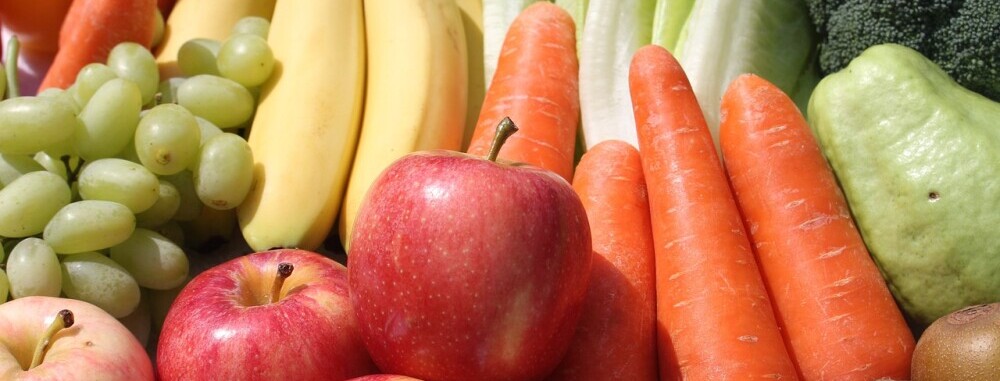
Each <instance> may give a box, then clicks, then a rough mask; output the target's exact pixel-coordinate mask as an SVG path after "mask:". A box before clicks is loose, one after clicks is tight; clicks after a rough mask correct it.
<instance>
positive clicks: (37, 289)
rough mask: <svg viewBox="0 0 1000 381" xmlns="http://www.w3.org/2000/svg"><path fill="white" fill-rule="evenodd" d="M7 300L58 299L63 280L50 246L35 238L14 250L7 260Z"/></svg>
mask: <svg viewBox="0 0 1000 381" xmlns="http://www.w3.org/2000/svg"><path fill="white" fill-rule="evenodd" d="M7 280H8V281H9V282H10V296H11V297H13V298H14V299H17V298H23V297H25V296H35V295H38V296H59V292H60V291H61V290H62V286H63V285H62V278H61V277H60V276H59V258H58V257H56V253H55V252H54V251H52V248H51V247H49V245H48V244H47V243H46V242H45V241H43V240H41V239H38V238H34V237H31V238H25V239H24V240H21V242H19V243H18V244H17V246H14V249H12V250H11V251H10V258H7Z"/></svg>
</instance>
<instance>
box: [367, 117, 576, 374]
mask: <svg viewBox="0 0 1000 381" xmlns="http://www.w3.org/2000/svg"><path fill="white" fill-rule="evenodd" d="M501 126H503V127H513V124H512V123H510V122H509V119H505V121H504V123H501ZM513 130H516V127H513ZM497 135H498V136H501V138H500V139H498V142H496V143H494V147H493V151H492V152H491V154H490V159H491V160H487V159H484V158H481V157H474V156H469V155H466V154H462V153H457V152H450V151H430V152H419V153H413V154H409V155H407V156H404V157H403V158H401V159H399V160H398V161H396V162H395V163H393V164H392V165H390V166H389V167H388V168H387V169H385V170H384V171H383V172H382V174H380V176H379V178H378V179H377V180H376V181H375V182H374V183H373V185H372V186H371V188H370V189H369V192H368V194H367V196H366V199H365V200H364V201H363V203H362V206H361V208H360V210H359V212H358V216H357V223H356V225H355V229H354V231H353V232H352V241H351V242H352V243H351V247H350V253H349V254H348V258H349V259H348V263H349V265H348V274H349V283H350V289H351V302H352V303H353V305H354V309H355V312H356V313H357V316H358V320H359V322H360V323H361V333H362V337H363V338H364V342H365V344H366V345H367V347H368V350H369V353H371V355H372V358H373V359H374V360H375V363H376V364H378V366H379V368H380V369H381V370H382V371H384V372H386V373H396V374H406V375H409V376H412V377H417V378H420V379H427V380H534V379H540V378H542V377H544V376H545V375H546V374H548V373H549V372H551V371H552V370H553V369H554V367H555V366H556V364H557V363H558V362H559V360H560V359H561V358H562V356H563V354H564V353H565V352H566V350H567V348H568V345H569V342H570V338H571V337H572V334H573V332H574V329H575V327H576V323H577V320H578V318H579V316H580V311H581V306H582V301H583V297H584V294H585V292H586V289H587V281H588V279H589V278H588V277H589V275H590V265H591V247H590V245H591V242H590V229H589V227H588V224H587V216H586V213H585V212H584V209H583V206H582V203H581V202H580V199H579V198H578V196H577V195H576V193H575V192H574V191H573V189H572V188H571V187H570V185H569V183H567V182H566V181H565V180H563V179H562V178H561V177H559V176H558V175H556V174H555V173H552V172H549V171H546V170H543V169H539V168H537V167H533V166H528V165H507V164H502V163H497V162H495V161H493V160H492V159H495V158H496V152H497V151H498V150H499V148H498V147H499V146H500V144H502V141H503V139H505V136H508V135H509V133H508V131H506V130H502V131H498V133H497Z"/></svg>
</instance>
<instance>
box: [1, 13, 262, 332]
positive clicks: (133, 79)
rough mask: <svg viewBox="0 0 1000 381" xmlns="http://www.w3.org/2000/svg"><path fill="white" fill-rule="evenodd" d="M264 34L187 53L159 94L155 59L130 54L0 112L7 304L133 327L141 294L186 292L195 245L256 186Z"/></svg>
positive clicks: (255, 23)
mask: <svg viewBox="0 0 1000 381" xmlns="http://www.w3.org/2000/svg"><path fill="white" fill-rule="evenodd" d="M268 28H269V24H268V22H267V21H266V20H265V19H261V18H256V17H252V18H247V19H244V20H241V21H240V22H238V23H237V24H236V26H235V27H234V29H233V32H232V35H231V36H230V38H229V39H228V40H227V41H225V42H224V43H215V44H214V45H213V44H212V43H210V42H206V41H207V40H195V41H192V42H191V43H189V45H190V46H189V45H185V47H186V49H185V51H184V52H182V53H183V54H182V57H181V58H180V62H179V63H180V65H181V67H183V68H186V71H185V73H186V75H188V77H186V78H172V79H169V80H166V81H163V82H162V83H161V82H160V78H159V73H158V69H157V65H156V62H155V60H154V58H153V56H152V54H151V53H150V52H149V50H147V49H145V48H144V47H142V46H141V45H138V44H135V43H122V44H120V45H118V46H116V47H115V48H114V49H113V50H112V51H111V52H110V54H109V56H108V59H107V62H106V63H93V64H90V65H88V66H86V67H84V68H83V69H82V70H81V71H80V72H79V75H78V76H77V78H76V82H75V83H74V84H73V85H72V86H71V87H69V88H68V89H66V90H60V89H48V90H45V91H43V92H42V93H40V94H38V95H37V96H25V97H16V98H10V99H6V100H3V101H0V239H2V240H3V245H2V247H0V303H3V302H4V301H6V300H7V299H8V297H12V298H20V297H25V296H30V295H47V296H66V297H70V298H74V299H80V300H84V301H87V302H90V303H92V304H94V305H97V306H99V307H101V308H103V309H104V310H106V311H107V312H109V313H110V314H111V315H114V316H115V317H118V318H126V317H128V316H130V315H132V314H134V313H137V309H140V299H141V295H142V294H143V293H144V292H145V291H143V290H148V291H149V292H150V293H155V292H156V291H166V290H175V289H177V288H179V287H181V286H182V285H183V284H184V283H185V282H186V280H187V278H188V275H189V274H188V272H189V263H188V258H187V255H186V254H185V251H184V249H183V248H184V247H189V246H190V245H189V244H190V243H191V242H185V236H186V235H191V234H192V233H193V234H194V235H198V234H199V232H203V231H204V230H205V229H210V228H211V227H210V226H209V225H218V224H219V221H221V220H224V219H225V218H230V221H235V214H234V212H233V210H234V208H235V207H236V206H238V205H239V204H240V203H241V202H243V200H244V198H245V197H246V196H247V193H249V190H250V186H251V184H252V181H253V155H252V153H251V151H250V148H249V146H248V145H247V142H246V140H245V139H244V137H243V136H241V135H240V134H239V131H240V128H241V127H244V126H247V125H249V123H250V121H251V119H252V118H253V114H254V109H255V104H256V101H255V99H254V98H255V97H254V95H253V94H254V93H256V88H257V87H258V86H260V85H261V84H262V83H264V82H265V81H266V80H267V79H268V78H269V77H270V76H271V71H272V69H273V67H274V56H273V55H272V53H271V49H270V47H269V46H268V45H267V42H266V40H265V39H264V38H265V37H266V35H267V31H268ZM198 46H203V47H208V49H207V50H206V51H205V52H200V53H196V54H194V55H192V54H191V50H192V49H196V48H197V47H198ZM203 53H204V54H203ZM209 53H210V54H209ZM191 70H194V71H191ZM219 216H223V217H221V219H220V217H219ZM200 220H207V222H201V221H200ZM233 223H234V222H233ZM228 226H230V227H232V226H234V225H232V224H230V225H228ZM230 230H231V228H230ZM187 239H188V240H190V237H187ZM186 243H187V245H186ZM146 304H147V305H148V303H146ZM147 309H148V307H147ZM145 313H146V314H147V315H148V311H145Z"/></svg>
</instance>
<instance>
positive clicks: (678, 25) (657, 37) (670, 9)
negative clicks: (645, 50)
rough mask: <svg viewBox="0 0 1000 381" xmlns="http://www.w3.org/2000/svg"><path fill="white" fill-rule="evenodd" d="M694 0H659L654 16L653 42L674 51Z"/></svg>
mask: <svg viewBox="0 0 1000 381" xmlns="http://www.w3.org/2000/svg"><path fill="white" fill-rule="evenodd" d="M692 7H694V0H658V1H657V2H656V12H655V14H654V16H653V43H654V44H656V45H660V46H662V47H664V48H666V49H667V50H669V51H671V52H673V51H674V48H675V47H676V45H677V41H678V40H679V39H680V34H681V29H682V28H683V27H684V22H685V21H687V19H688V16H689V15H691V8H692Z"/></svg>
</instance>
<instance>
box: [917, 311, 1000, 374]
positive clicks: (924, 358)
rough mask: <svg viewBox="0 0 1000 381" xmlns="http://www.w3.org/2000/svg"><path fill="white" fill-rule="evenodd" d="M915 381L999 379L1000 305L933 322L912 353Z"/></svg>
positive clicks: (952, 314) (947, 316) (950, 315)
mask: <svg viewBox="0 0 1000 381" xmlns="http://www.w3.org/2000/svg"><path fill="white" fill-rule="evenodd" d="M911 373H912V374H911V376H912V380H913V381H939V380H940V381H955V380H962V381H978V380H983V381H997V380H1000V302H998V303H992V304H980V305H975V306H969V307H965V308H962V309H960V310H958V311H955V312H952V313H950V314H948V315H945V316H942V317H941V318H938V319H937V320H935V321H934V323H932V324H931V325H930V326H929V327H927V330H926V331H924V333H923V334H922V335H921V336H920V339H919V340H918V341H917V346H916V347H915V348H914V350H913V362H912V368H911Z"/></svg>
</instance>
